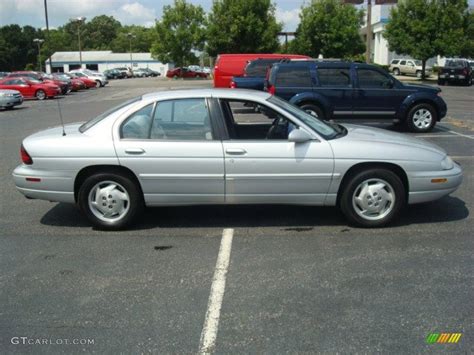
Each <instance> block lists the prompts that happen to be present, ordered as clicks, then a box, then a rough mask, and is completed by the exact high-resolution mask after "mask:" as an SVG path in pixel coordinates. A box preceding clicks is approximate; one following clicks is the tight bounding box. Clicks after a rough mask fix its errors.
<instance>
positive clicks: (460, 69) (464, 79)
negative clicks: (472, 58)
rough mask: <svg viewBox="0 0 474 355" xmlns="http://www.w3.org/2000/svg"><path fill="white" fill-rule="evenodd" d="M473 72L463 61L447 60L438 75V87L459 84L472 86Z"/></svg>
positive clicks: (469, 65)
mask: <svg viewBox="0 0 474 355" xmlns="http://www.w3.org/2000/svg"><path fill="white" fill-rule="evenodd" d="M473 70H474V68H473V67H472V65H471V63H470V62H469V61H468V60H465V59H448V60H446V63H445V64H444V67H443V68H441V70H440V71H439V73H438V85H445V84H446V83H461V84H464V85H467V86H471V85H472V77H473Z"/></svg>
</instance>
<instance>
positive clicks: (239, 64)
mask: <svg viewBox="0 0 474 355" xmlns="http://www.w3.org/2000/svg"><path fill="white" fill-rule="evenodd" d="M258 58H262V59H263V58H274V59H277V60H278V59H283V58H306V59H309V57H308V56H305V55H297V54H262V53H260V54H220V55H219V56H218V57H217V60H216V64H215V66H214V87H216V88H228V87H230V82H231V80H232V77H234V76H242V75H243V74H244V68H245V66H246V65H247V63H248V61H249V60H255V59H258Z"/></svg>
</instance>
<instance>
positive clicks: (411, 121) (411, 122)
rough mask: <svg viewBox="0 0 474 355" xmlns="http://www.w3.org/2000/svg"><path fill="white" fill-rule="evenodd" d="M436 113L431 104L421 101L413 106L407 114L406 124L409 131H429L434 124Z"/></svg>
mask: <svg viewBox="0 0 474 355" xmlns="http://www.w3.org/2000/svg"><path fill="white" fill-rule="evenodd" d="M436 121H437V113H436V110H435V109H434V108H433V106H431V105H429V104H425V103H421V104H418V105H415V106H413V107H412V108H411V109H410V110H409V111H408V114H407V117H406V121H405V122H406V125H407V128H408V130H409V131H410V132H415V133H426V132H430V131H431V130H432V129H433V127H434V126H435V125H436Z"/></svg>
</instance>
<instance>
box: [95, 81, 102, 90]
mask: <svg viewBox="0 0 474 355" xmlns="http://www.w3.org/2000/svg"><path fill="white" fill-rule="evenodd" d="M101 86H102V84H101V82H100V80H96V81H95V87H96V88H100V87H101Z"/></svg>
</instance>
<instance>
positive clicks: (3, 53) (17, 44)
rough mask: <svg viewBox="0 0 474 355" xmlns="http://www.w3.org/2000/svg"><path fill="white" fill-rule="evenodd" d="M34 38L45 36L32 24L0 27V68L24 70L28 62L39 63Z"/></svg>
mask: <svg viewBox="0 0 474 355" xmlns="http://www.w3.org/2000/svg"><path fill="white" fill-rule="evenodd" d="M34 38H43V34H42V32H41V31H40V30H37V29H35V28H33V27H31V26H24V27H20V26H18V25H7V26H3V27H0V70H8V71H12V70H22V69H24V68H25V66H26V65H27V64H28V63H37V60H38V59H37V56H38V47H37V45H36V44H35V43H33V39H34Z"/></svg>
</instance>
